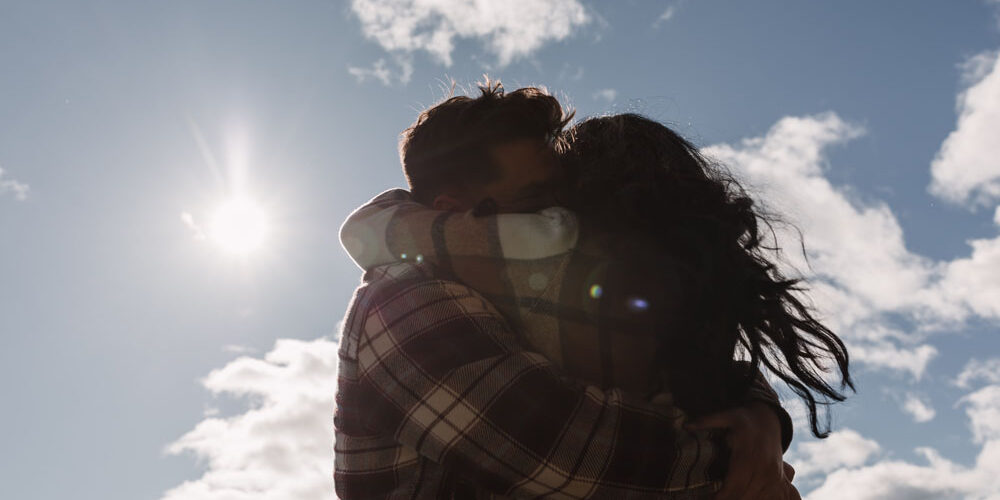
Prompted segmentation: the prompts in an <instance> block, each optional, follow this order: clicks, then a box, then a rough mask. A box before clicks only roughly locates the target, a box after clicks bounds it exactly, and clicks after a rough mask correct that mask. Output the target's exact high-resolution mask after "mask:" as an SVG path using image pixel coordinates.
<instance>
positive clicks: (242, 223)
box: [209, 198, 268, 255]
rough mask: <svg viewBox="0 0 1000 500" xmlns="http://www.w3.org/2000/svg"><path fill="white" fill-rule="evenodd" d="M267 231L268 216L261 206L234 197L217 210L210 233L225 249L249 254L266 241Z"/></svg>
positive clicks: (235, 252)
mask: <svg viewBox="0 0 1000 500" xmlns="http://www.w3.org/2000/svg"><path fill="white" fill-rule="evenodd" d="M267 230H268V227H267V216H266V214H265V213H264V210H263V209H261V207H260V205H258V204H257V203H254V202H253V201H251V200H249V199H246V198H233V199H231V200H229V201H227V202H225V203H223V204H222V205H221V206H220V207H219V208H218V209H217V210H216V211H215V215H214V216H213V217H212V223H211V226H210V227H209V234H210V235H211V237H212V239H213V240H215V242H216V243H218V244H219V246H221V247H222V248H223V249H224V250H226V251H228V252H230V253H234V254H240V255H247V254H249V253H250V252H252V251H254V250H256V249H257V248H259V247H260V246H261V244H262V243H264V239H265V238H266V237H267Z"/></svg>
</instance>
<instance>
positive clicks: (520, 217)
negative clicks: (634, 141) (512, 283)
mask: <svg viewBox="0 0 1000 500" xmlns="http://www.w3.org/2000/svg"><path fill="white" fill-rule="evenodd" d="M578 237H579V227H578V222H577V218H576V215H575V214H573V212H571V211H569V210H567V209H565V208H561V207H550V208H546V209H544V210H541V211H539V212H534V213H504V214H495V215H484V216H477V215H475V214H474V212H473V211H468V212H448V211H442V210H434V209H432V208H430V207H427V206H425V205H423V204H420V203H417V202H415V201H413V199H412V198H411V196H410V193H409V192H407V191H405V190H402V189H391V190H389V191H386V192H384V193H382V194H380V195H378V196H376V197H375V198H372V199H371V200H370V201H368V202H367V203H366V204H364V205H362V206H361V207H360V208H358V209H357V210H355V211H354V212H353V213H351V215H350V216H348V218H347V220H345V221H344V224H343V225H342V226H341V228H340V238H341V244H342V245H343V246H344V248H345V250H347V253H348V254H349V255H350V256H351V258H352V259H353V260H354V262H355V263H356V264H357V265H358V266H359V267H361V268H362V269H370V268H372V267H375V266H380V265H385V264H390V263H393V262H398V261H401V260H427V261H429V262H434V263H442V262H446V261H447V260H448V259H450V258H453V257H482V258H486V259H487V260H483V261H482V262H487V263H488V262H489V259H495V260H493V262H494V263H495V264H494V265H496V266H497V268H501V267H502V266H503V262H502V261H503V260H505V259H506V260H510V259H543V258H546V257H551V256H553V255H558V254H561V253H563V252H566V251H568V250H570V249H572V248H573V247H574V246H575V245H576V243H577V239H578ZM418 256H419V257H418ZM487 265H488V264H487Z"/></svg>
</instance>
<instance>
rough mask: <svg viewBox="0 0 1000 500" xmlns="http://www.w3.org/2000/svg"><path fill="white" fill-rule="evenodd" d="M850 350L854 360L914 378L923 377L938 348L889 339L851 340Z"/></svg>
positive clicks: (849, 342) (849, 343)
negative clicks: (903, 343) (898, 344)
mask: <svg viewBox="0 0 1000 500" xmlns="http://www.w3.org/2000/svg"><path fill="white" fill-rule="evenodd" d="M847 344H848V346H847V347H848V352H849V353H850V354H851V359H852V361H860V362H862V363H865V364H867V365H870V366H874V367H879V368H886V369H889V370H893V371H897V372H902V373H909V374H910V375H911V376H912V377H913V378H914V380H920V379H921V378H923V376H924V373H925V372H926V371H927V365H928V364H929V363H930V362H931V360H932V359H934V358H935V357H936V356H937V354H938V350H937V349H936V348H935V347H934V346H932V345H927V344H921V345H918V346H915V347H909V348H907V347H898V346H896V345H895V344H894V343H893V342H891V341H888V340H884V339H882V340H874V341H868V340H849V341H848V342H847Z"/></svg>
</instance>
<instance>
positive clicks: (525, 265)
mask: <svg viewBox="0 0 1000 500" xmlns="http://www.w3.org/2000/svg"><path fill="white" fill-rule="evenodd" d="M341 237H342V241H343V243H344V246H345V248H347V249H348V252H349V253H350V254H351V256H352V257H353V258H354V259H355V261H356V262H357V263H358V264H359V265H361V266H362V267H363V268H372V267H374V266H378V265H383V264H390V263H393V262H396V263H398V262H406V261H409V262H411V263H412V264H416V265H417V267H419V268H428V266H430V265H432V264H433V265H435V266H436V267H433V268H434V269H436V270H435V272H436V273H437V275H439V276H448V277H449V278H450V279H452V280H457V281H460V282H462V283H463V284H465V285H467V286H468V287H471V288H473V289H475V290H476V292H479V293H481V294H482V296H484V297H485V298H486V300H487V301H488V303H491V304H492V305H494V306H496V308H497V309H499V311H498V312H499V313H500V314H498V316H502V317H504V318H506V319H507V320H508V321H509V322H508V323H505V324H508V325H511V327H512V328H511V330H512V331H513V332H514V333H516V334H518V335H520V338H521V339H522V340H524V341H526V343H527V344H528V346H529V348H530V350H532V351H537V352H538V353H540V354H542V355H543V357H544V359H546V360H547V362H552V363H554V364H555V365H556V366H557V367H558V368H559V372H560V373H562V374H565V375H568V376H570V377H573V378H575V379H579V380H583V381H587V382H590V383H592V384H595V385H598V386H600V387H601V388H604V389H610V388H616V389H614V390H615V391H617V390H618V389H624V390H625V392H626V393H628V394H634V395H642V394H646V395H647V396H649V394H648V392H647V391H648V389H649V388H650V385H649V383H650V377H649V373H650V368H651V365H650V363H651V362H652V357H651V356H652V351H653V348H654V347H655V338H654V337H653V335H652V334H651V332H649V328H648V327H647V328H643V326H644V323H643V322H642V314H637V313H641V312H642V311H641V309H643V307H640V306H645V307H649V306H650V304H649V303H647V302H645V299H643V298H642V297H641V296H635V295H633V296H631V297H629V296H628V295H627V294H626V293H625V292H626V291H627V288H624V287H623V285H622V283H621V281H622V280H620V279H617V280H616V279H614V278H616V273H615V268H614V266H611V265H610V264H609V262H608V259H606V258H604V257H603V256H602V255H601V254H600V251H599V250H597V248H596V247H595V246H594V245H592V244H590V243H588V241H587V240H586V239H583V240H581V239H580V238H579V228H578V225H577V224H576V218H575V216H574V215H573V214H572V213H570V212H568V211H566V210H564V209H559V208H550V209H546V210H543V211H541V212H539V213H537V214H501V215H496V216H487V217H476V216H474V215H473V214H471V213H465V214H456V213H450V212H438V211H434V210H430V209H428V208H427V207H425V206H423V205H420V204H417V203H415V202H412V201H411V200H410V198H409V194H408V193H407V192H405V191H402V190H392V191H388V192H386V193H383V194H381V195H379V196H378V197H376V198H375V199H373V200H372V201H370V202H369V203H368V204H366V205H365V206H363V207H362V208H360V209H358V210H357V211H356V212H355V213H354V214H352V216H351V217H350V218H349V219H348V220H347V221H346V222H345V224H344V227H343V228H342V230H341ZM452 285H453V286H454V285H455V284H454V283H453V284H452ZM362 289H364V287H363V288H362ZM605 290H607V291H605ZM359 293H360V292H359ZM654 305H655V304H654ZM358 307H363V308H364V309H366V310H369V309H371V307H372V306H370V305H365V306H360V303H359V302H358V301H357V300H356V301H355V304H354V306H352V309H351V313H350V314H356V312H355V311H356V310H357V309H358ZM495 319H497V318H495ZM422 321H433V318H424V319H423V320H416V322H417V324H423V323H422ZM350 330H351V329H350V328H348V329H347V330H345V337H344V338H345V339H347V338H349V337H350V335H349V331H350ZM341 363H342V365H341V366H342V370H344V369H348V368H349V367H350V363H351V361H350V358H349V356H348V357H344V356H343V355H342V360H341ZM348 379H350V377H348V378H346V379H345V378H342V380H341V388H340V394H349V393H351V392H352V390H347V391H346V392H345V388H346V387H350V386H351V385H350V384H345V382H344V380H348ZM591 390H598V388H597V387H591ZM618 393H619V392H614V394H618ZM541 397H542V399H545V397H544V396H541ZM747 397H748V399H749V398H753V399H758V400H761V401H765V402H767V403H769V404H771V405H772V406H774V407H775V408H776V409H777V410H778V413H779V415H780V416H781V420H782V427H783V441H784V442H783V444H784V446H785V447H786V448H787V446H788V443H789V442H790V440H791V421H790V419H789V418H788V415H787V413H785V412H784V410H782V409H781V407H780V404H778V400H777V397H776V395H775V394H774V392H773V391H772V390H771V389H770V386H769V385H768V384H767V382H766V381H765V380H764V379H763V377H758V380H757V383H756V384H755V385H754V386H753V387H752V389H751V392H750V394H748V396H747ZM338 398H339V400H340V399H342V398H341V397H340V396H338ZM651 399H653V400H654V401H656V403H657V404H658V405H659V407H660V408H661V409H662V410H663V411H665V412H667V414H669V415H670V419H672V421H673V423H672V424H671V425H672V426H673V429H674V432H678V426H677V422H678V421H680V420H683V419H684V418H685V416H684V415H683V413H682V412H680V411H679V410H677V409H676V408H673V407H672V406H671V405H670V403H671V401H670V396H669V393H660V394H657V395H656V396H655V397H651ZM345 401H346V400H345ZM339 407H340V408H341V410H340V412H341V413H340V414H343V412H344V411H345V408H357V406H356V405H350V404H348V405H343V404H341V405H340V406H339ZM353 411H360V410H356V409H355V410H349V411H348V412H353ZM647 411H648V410H647ZM515 414H517V413H516V412H515ZM517 415H518V419H519V420H520V419H523V418H528V417H527V416H524V415H522V414H517ZM531 418H535V417H531ZM559 422H562V423H564V424H566V425H572V424H570V423H568V422H567V421H565V420H560V421H559ZM517 425H521V426H523V425H524V424H523V423H521V424H517ZM498 429H500V430H502V428H498ZM355 437H356V436H354V437H352V436H351V435H350V433H343V432H341V428H340V427H339V426H338V491H340V490H341V488H342V487H343V488H344V489H343V491H344V492H347V491H350V489H351V487H350V486H348V485H349V484H357V483H361V482H364V481H365V480H364V479H361V478H362V477H366V474H367V473H366V472H365V471H368V472H371V471H372V470H375V469H380V470H388V469H395V466H392V467H390V466H389V465H387V463H385V462H381V463H380V462H378V461H374V462H372V461H365V460H360V461H359V460H358V459H357V457H352V455H350V454H345V452H344V451H343V448H344V447H350V446H353V445H351V444H348V443H353V442H356V439H355ZM675 437H676V436H675ZM686 439H689V440H690V439H694V440H695V441H693V442H695V443H699V444H698V445H697V446H687V447H684V446H682V447H680V448H677V447H676V446H675V447H674V449H673V451H674V452H676V454H674V455H673V461H672V462H670V463H672V464H673V465H677V464H688V466H690V468H688V469H687V473H684V474H679V473H678V472H677V471H673V472H669V473H667V472H663V471H659V472H660V476H661V477H659V478H658V479H659V480H661V481H665V482H663V483H662V484H661V486H663V485H665V486H664V488H665V489H663V490H660V491H658V493H657V494H659V495H662V494H663V492H664V491H675V492H679V491H683V492H685V493H684V494H697V493H696V492H697V491H698V490H699V488H700V489H701V490H702V491H704V490H705V489H706V488H708V489H709V490H711V489H713V488H717V487H718V480H719V479H721V476H720V475H719V474H720V473H719V470H720V469H719V467H720V466H721V463H722V462H721V461H720V459H719V454H718V451H719V450H718V447H715V446H712V445H711V442H710V441H709V440H707V438H705V437H702V438H701V441H699V440H698V439H697V438H696V437H695V436H691V435H688V436H687V437H686ZM681 441H683V440H681ZM675 445H676V443H675ZM618 446H624V447H625V448H626V449H627V448H628V447H629V446H631V444H630V443H625V442H622V443H618ZM491 449H495V448H491ZM641 449H642V447H641V445H640V448H636V450H641ZM692 452H694V453H693V454H690V453H692ZM685 453H688V455H685ZM369 458H370V457H369ZM549 458H552V457H549ZM630 463H632V465H630V467H636V465H635V461H633V462H630ZM376 464H379V465H376ZM347 470H353V471H354V472H353V473H347V472H345V471H347ZM712 471H715V475H714V476H713V475H712ZM442 473H444V472H442ZM561 473H563V474H565V471H563V472H561ZM664 474H665V475H666V476H668V477H666V478H664V477H662V476H663V475H664ZM423 477H424V478H425V479H426V477H427V476H423ZM517 477H520V478H521V479H522V480H523V479H525V477H530V476H523V477H522V476H517ZM679 478H682V479H679ZM586 480H587V481H589V482H590V483H591V484H594V485H597V484H601V481H602V480H603V478H600V477H588V478H587V479H586ZM615 480H616V479H611V481H612V482H613V481H615ZM452 482H453V480H452ZM425 483H427V484H430V483H435V481H429V482H427V481H425ZM439 483H440V484H438V486H437V488H444V483H448V481H444V482H439ZM449 484H451V483H449ZM624 484H625V487H626V488H627V489H626V491H631V492H633V493H634V494H640V493H641V492H643V491H645V492H646V493H649V492H650V491H654V492H655V491H657V490H656V489H655V488H654V489H653V490H650V489H648V488H649V487H648V483H642V482H639V483H635V482H627V483H624ZM508 486H509V485H508ZM644 488H645V489H644ZM355 489H356V488H355ZM362 489H363V488H362ZM442 491H444V490H442ZM494 491H501V492H517V491H520V490H516V489H512V490H506V489H503V488H500V489H499V490H497V489H494ZM526 491H527V492H531V491H534V490H526ZM594 491H598V490H596V489H595V490H594ZM609 491H613V490H609ZM637 492H640V493H637ZM342 494H345V495H346V493H342ZM530 494H534V493H530ZM591 494H593V491H591V492H589V493H587V494H586V495H582V496H573V495H570V496H566V497H565V498H589V496H587V495H591ZM601 495H602V494H597V496H594V498H599V497H602V496H601ZM620 495H621V493H620V492H619V493H618V496H620ZM556 496H557V497H558V495H556ZM346 498H354V497H353V496H346ZM379 498H381V497H379Z"/></svg>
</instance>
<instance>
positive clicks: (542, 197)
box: [399, 80, 572, 212]
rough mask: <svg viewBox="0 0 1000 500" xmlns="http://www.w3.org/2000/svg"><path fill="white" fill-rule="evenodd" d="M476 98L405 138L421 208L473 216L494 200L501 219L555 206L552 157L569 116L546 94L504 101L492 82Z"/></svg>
mask: <svg viewBox="0 0 1000 500" xmlns="http://www.w3.org/2000/svg"><path fill="white" fill-rule="evenodd" d="M479 90H480V92H481V95H480V96H478V97H475V98H473V97H466V96H457V97H452V98H450V99H448V100H446V101H444V102H442V103H441V104H438V105H436V106H433V107H431V108H429V109H427V110H426V111H424V112H423V113H421V114H420V116H419V117H418V118H417V121H416V122H415V123H414V124H413V125H412V126H410V128H408V129H406V131H404V132H403V135H402V139H401V141H400V147H399V152H400V160H401V161H402V164H403V173H404V174H405V175H406V179H407V182H408V183H409V185H410V190H411V191H412V193H413V197H414V199H416V200H417V201H419V202H421V203H423V204H425V205H429V206H432V207H434V208H437V209H442V210H469V209H472V208H474V207H476V206H477V205H478V204H479V203H481V202H483V201H484V200H487V199H491V200H493V202H494V203H496V206H497V209H498V210H499V211H501V212H513V211H528V210H535V209H538V208H542V207H544V206H546V205H547V204H549V203H550V202H551V193H552V183H553V182H554V181H555V180H556V178H557V177H558V163H557V161H556V157H555V150H556V148H557V147H558V146H559V144H561V141H562V139H561V132H562V129H563V127H564V126H565V125H566V123H567V122H569V120H570V118H571V117H572V114H569V115H566V114H564V113H563V109H562V106H560V105H559V101H557V100H556V99H555V98H554V97H552V96H550V95H548V94H547V93H545V92H544V91H543V90H540V89H537V88H534V87H526V88H522V89H518V90H515V91H513V92H510V93H505V92H504V90H503V86H502V85H501V84H500V83H499V82H495V83H491V82H490V81H488V80H487V82H486V83H485V84H484V85H481V86H480V87H479Z"/></svg>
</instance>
